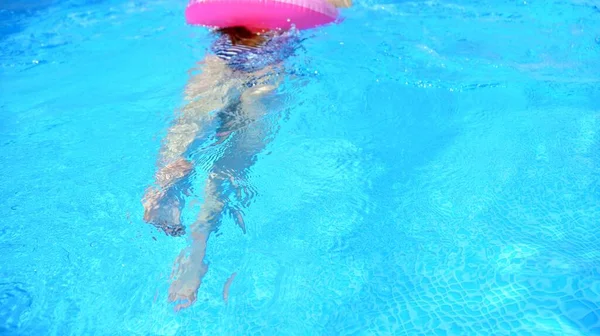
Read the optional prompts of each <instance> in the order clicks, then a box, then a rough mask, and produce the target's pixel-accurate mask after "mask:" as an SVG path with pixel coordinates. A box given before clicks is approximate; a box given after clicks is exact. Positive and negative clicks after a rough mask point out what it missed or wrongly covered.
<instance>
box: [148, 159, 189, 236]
mask: <svg viewBox="0 0 600 336" xmlns="http://www.w3.org/2000/svg"><path fill="white" fill-rule="evenodd" d="M191 170H192V164H191V162H189V161H187V160H184V159H179V160H177V161H174V162H173V163H171V164H169V165H167V166H165V167H164V168H162V169H161V170H159V171H158V173H157V174H156V182H157V183H158V185H159V186H160V187H159V188H156V187H150V188H148V190H147V191H146V195H144V198H143V199H142V203H143V205H144V221H146V222H147V223H150V224H152V225H154V226H156V227H157V228H159V229H161V230H163V231H164V232H165V233H166V234H168V235H170V236H182V235H184V234H185V228H184V227H183V225H181V209H180V206H179V205H180V204H179V203H180V202H179V199H178V198H177V196H175V195H172V192H170V191H171V187H172V186H173V185H174V184H175V183H177V182H179V181H180V180H182V179H183V178H184V177H185V176H187V175H188V174H189V172H190V171H191Z"/></svg>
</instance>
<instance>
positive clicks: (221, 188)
mask: <svg viewBox="0 0 600 336" xmlns="http://www.w3.org/2000/svg"><path fill="white" fill-rule="evenodd" d="M273 88H274V87H273ZM273 88H271V89H266V88H264V87H263V88H262V89H259V88H257V89H255V90H252V89H250V90H247V91H246V92H244V94H243V95H242V99H241V104H240V108H241V113H240V115H239V117H240V118H241V119H240V122H241V120H242V119H243V120H244V121H245V122H244V124H245V125H243V126H242V127H241V128H238V129H237V130H234V131H232V133H231V135H230V138H229V141H228V143H227V145H229V147H228V148H227V150H226V151H225V153H224V154H223V156H222V157H221V158H220V159H219V160H217V161H216V162H215V163H214V165H213V169H212V172H211V173H210V174H209V178H208V180H207V181H206V185H205V195H204V204H203V206H202V209H201V211H200V213H199V214H198V217H197V219H196V221H195V223H194V224H192V225H191V226H190V235H191V239H192V243H191V245H190V246H189V247H188V248H186V249H185V250H183V251H181V253H180V256H179V258H178V259H177V260H176V263H175V266H174V267H175V272H174V277H175V280H174V281H173V283H172V284H171V288H170V289H169V300H170V301H172V302H173V301H179V300H182V301H184V302H181V303H180V304H178V305H177V306H176V307H175V308H176V310H179V309H181V308H186V307H189V306H190V305H191V304H193V303H194V301H195V300H196V293H197V290H198V288H199V287H200V284H201V280H202V278H203V277H204V274H205V273H206V271H207V266H206V264H205V263H204V257H205V253H206V245H207V241H208V238H209V236H210V234H211V233H212V232H213V231H214V230H215V229H216V227H217V225H218V223H219V221H220V217H221V216H222V214H223V211H224V209H225V208H226V207H227V205H228V202H229V197H230V195H231V192H232V187H233V186H232V184H235V183H236V181H241V180H244V179H245V178H246V176H247V173H248V169H250V168H251V166H252V165H253V164H254V162H255V161H256V157H257V154H259V153H260V152H261V151H262V150H263V149H264V147H265V146H266V145H267V143H268V140H269V139H271V138H272V136H271V133H272V132H273V130H275V129H276V127H274V125H272V124H271V123H270V121H269V120H268V119H267V118H264V115H265V110H264V107H263V105H262V103H261V101H260V98H261V97H262V95H264V94H266V93H267V92H270V91H272V89H273ZM257 92H258V93H257ZM236 125H237V126H239V125H240V124H237V123H236Z"/></svg>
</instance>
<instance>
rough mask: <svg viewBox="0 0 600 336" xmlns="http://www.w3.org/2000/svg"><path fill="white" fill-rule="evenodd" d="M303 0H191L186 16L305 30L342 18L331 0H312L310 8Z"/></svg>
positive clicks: (216, 23)
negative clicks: (285, 0)
mask: <svg viewBox="0 0 600 336" xmlns="http://www.w3.org/2000/svg"><path fill="white" fill-rule="evenodd" d="M303 2H306V0H304V1H302V0H300V1H290V2H282V1H276V0H203V1H193V0H192V1H190V3H189V4H188V6H187V8H186V10H185V18H186V21H187V23H188V24H192V25H202V26H207V27H212V28H215V27H216V28H219V27H230V26H235V25H241V26H246V27H248V28H250V29H253V30H263V29H284V30H287V29H290V28H292V25H293V26H294V27H295V28H296V29H300V30H303V29H310V28H315V27H318V26H322V25H326V24H329V23H332V22H340V21H341V19H339V18H338V10H337V8H335V7H334V6H333V5H331V4H329V3H328V2H326V1H323V0H320V1H313V2H311V3H310V7H311V8H309V7H307V6H303V5H302V3H303ZM265 9H267V10H268V11H265Z"/></svg>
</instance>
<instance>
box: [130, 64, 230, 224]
mask: <svg viewBox="0 0 600 336" xmlns="http://www.w3.org/2000/svg"><path fill="white" fill-rule="evenodd" d="M229 72H230V71H229ZM224 76H230V77H231V74H230V73H228V71H227V69H225V68H223V65H222V64H220V63H218V62H217V63H215V61H212V60H211V61H207V67H206V68H205V70H204V72H203V73H202V74H200V75H198V76H196V77H194V79H193V80H192V81H190V83H189V84H188V87H187V89H186V95H187V97H186V99H188V101H189V103H188V104H187V105H186V106H184V107H183V109H182V110H181V113H180V115H179V116H178V117H177V118H176V119H175V122H174V124H173V126H172V127H171V128H169V130H168V133H167V136H166V137H165V140H164V141H163V144H162V147H161V150H160V155H159V159H158V163H157V166H158V170H157V172H156V175H155V182H154V184H153V185H152V186H150V187H149V188H148V189H147V191H146V194H145V195H144V198H143V200H142V203H143V205H144V220H145V221H146V222H148V223H150V224H152V225H154V226H156V227H158V228H159V229H161V230H163V231H164V232H165V233H166V234H168V235H172V236H181V235H183V234H184V233H185V229H184V227H183V225H181V219H180V215H181V209H182V207H183V198H182V195H181V193H182V192H183V190H182V189H181V188H178V187H177V186H180V184H181V183H180V182H181V181H185V180H186V178H187V177H188V176H189V174H190V173H191V172H192V171H193V164H192V162H190V161H189V160H188V159H186V158H185V155H186V152H187V151H188V149H189V147H190V145H191V144H192V143H193V142H194V141H195V140H196V139H197V137H198V136H199V135H201V134H202V132H203V131H205V129H206V127H207V126H208V125H209V124H210V123H211V122H212V120H213V119H214V116H215V113H214V112H215V111H217V110H221V109H223V108H225V106H226V105H227V104H228V103H229V102H230V101H231V99H232V98H235V96H234V97H232V93H234V92H233V91H235V90H234V89H235V87H236V86H237V85H238V82H237V81H236V79H235V78H234V79H231V78H227V80H226V81H223V78H225V77H224Z"/></svg>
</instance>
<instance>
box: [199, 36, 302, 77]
mask: <svg viewBox="0 0 600 336" xmlns="http://www.w3.org/2000/svg"><path fill="white" fill-rule="evenodd" d="M265 36H266V37H267V41H266V42H265V43H263V44H262V45H260V46H257V47H250V46H245V45H240V44H236V45H234V44H233V43H231V40H230V39H229V37H228V36H226V35H223V36H220V37H219V39H217V40H216V41H215V43H214V44H213V45H212V48H211V49H212V51H213V52H214V53H215V55H216V56H217V57H219V58H220V59H222V60H224V61H225V62H227V64H228V65H229V67H230V68H231V69H233V70H237V71H243V72H254V71H258V70H261V69H263V68H264V67H267V66H269V65H274V64H277V63H280V62H282V61H284V60H285V59H286V58H288V57H290V56H292V55H293V54H294V51H295V50H296V49H297V47H298V45H299V42H300V39H299V38H298V36H296V35H295V34H294V33H288V32H285V33H275V32H273V33H269V34H268V35H265Z"/></svg>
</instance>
